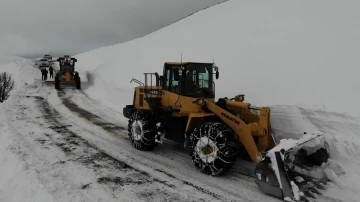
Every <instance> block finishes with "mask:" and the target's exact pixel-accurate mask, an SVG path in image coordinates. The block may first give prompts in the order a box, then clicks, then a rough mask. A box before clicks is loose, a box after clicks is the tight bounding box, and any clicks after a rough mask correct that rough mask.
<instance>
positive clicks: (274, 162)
mask: <svg viewBox="0 0 360 202" xmlns="http://www.w3.org/2000/svg"><path fill="white" fill-rule="evenodd" d="M329 155H330V147H329V145H328V143H327V142H326V141H325V138H324V136H323V135H322V134H309V135H304V137H302V138H301V139H300V140H282V141H281V143H280V144H279V145H277V146H276V147H275V148H273V149H272V150H270V151H268V153H267V154H266V156H265V158H264V159H263V160H262V161H261V162H259V163H258V165H257V166H256V169H255V173H256V175H257V176H256V184H257V185H258V187H259V188H260V189H261V190H262V191H263V192H265V193H267V194H270V195H273V196H276V197H278V198H282V199H284V200H285V201H291V200H295V201H311V200H313V199H315V198H316V196H317V195H319V194H321V190H323V189H325V187H324V185H325V184H326V183H327V182H328V181H329V179H328V176H327V171H326V169H330V167H332V168H334V164H333V163H332V162H329V157H330V156H329ZM336 166H338V165H336ZM338 167H340V166H338ZM340 170H342V169H341V167H340ZM334 172H335V171H334ZM340 172H343V171H340ZM309 199H311V200H309Z"/></svg>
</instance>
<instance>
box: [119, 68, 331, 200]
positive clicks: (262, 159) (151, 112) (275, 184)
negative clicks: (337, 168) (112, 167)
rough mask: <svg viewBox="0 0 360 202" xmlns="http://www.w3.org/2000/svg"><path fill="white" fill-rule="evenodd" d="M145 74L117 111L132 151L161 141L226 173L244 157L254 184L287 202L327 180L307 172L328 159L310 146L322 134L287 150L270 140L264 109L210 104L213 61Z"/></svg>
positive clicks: (202, 166) (203, 167) (209, 170)
mask: <svg viewBox="0 0 360 202" xmlns="http://www.w3.org/2000/svg"><path fill="white" fill-rule="evenodd" d="M144 74H145V83H142V82H141V81H139V80H137V79H132V80H131V82H133V81H134V82H136V83H138V84H139V86H137V87H135V91H134V98H133V103H132V104H131V105H127V106H126V107H124V108H123V114H124V116H125V117H126V118H128V119H129V123H128V131H129V140H130V142H131V144H132V145H133V147H134V148H136V149H138V150H143V151H145V150H151V149H153V148H154V147H156V146H157V145H158V144H159V143H163V138H166V139H168V140H172V141H176V142H180V143H182V144H184V147H186V148H188V149H189V151H190V158H191V159H192V161H193V163H194V165H195V166H196V167H197V168H198V169H199V170H200V171H201V172H203V173H205V174H208V175H220V174H223V173H225V172H226V171H228V170H230V169H231V168H232V166H233V165H234V163H235V161H236V160H237V159H238V158H240V157H241V158H244V159H248V160H250V161H252V162H253V163H255V164H256V165H257V166H256V169H255V171H254V172H255V181H256V184H257V185H258V187H259V188H260V189H261V190H262V191H263V192H264V193H267V194H270V195H273V196H276V197H279V198H282V199H286V200H287V199H295V200H297V199H299V200H301V199H304V200H306V199H307V198H309V197H310V198H311V197H314V196H315V194H316V193H318V190H319V189H321V188H322V186H321V185H322V183H326V180H324V178H318V179H317V178H314V177H311V176H310V175H309V174H308V173H307V172H305V171H311V169H313V168H314V167H319V166H320V165H321V164H322V163H324V162H327V160H328V158H329V151H328V147H327V146H326V144H325V143H324V142H318V143H317V144H315V145H311V144H308V143H309V142H310V143H314V142H315V141H316V140H323V138H322V135H321V134H320V135H307V136H306V135H305V136H306V137H307V138H305V139H300V140H298V141H295V143H296V144H294V145H293V147H290V148H288V147H286V145H285V147H280V146H281V145H277V144H276V142H275V140H274V137H273V135H272V131H271V121H270V108H269V107H253V106H252V105H251V104H250V103H246V102H244V95H242V94H240V95H237V96H235V97H234V98H230V99H229V98H219V99H218V100H217V101H215V82H214V80H215V79H218V78H219V68H218V67H217V66H216V65H215V64H214V63H199V62H184V63H183V62H166V63H165V64H164V67H163V75H162V76H160V75H159V74H158V73H144ZM131 82H130V83H131ZM309 137H310V138H309ZM306 144H307V147H305V146H303V145H306ZM309 151H311V152H309ZM296 179H298V180H296ZM299 179H300V180H299ZM311 184H315V185H313V186H310V185H311ZM314 186H315V188H314ZM296 189H299V191H296ZM299 193H300V194H299Z"/></svg>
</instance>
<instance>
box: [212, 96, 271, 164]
mask: <svg viewBox="0 0 360 202" xmlns="http://www.w3.org/2000/svg"><path fill="white" fill-rule="evenodd" d="M222 101H223V102H224V103H223V104H226V106H229V107H232V108H235V109H240V110H245V111H247V110H248V111H249V110H250V104H248V103H242V102H236V101H232V100H224V99H223V100H222ZM205 106H206V108H207V109H208V110H210V111H211V112H212V113H214V114H216V115H217V116H218V117H219V118H220V119H221V120H223V121H224V122H225V123H226V124H227V125H228V126H229V127H230V128H231V129H232V130H233V131H234V132H235V133H236V135H237V136H238V138H237V139H239V141H240V142H241V144H242V145H243V146H244V147H245V149H246V150H247V152H248V154H249V156H250V157H251V159H252V160H253V161H254V162H255V163H259V162H260V161H261V160H262V155H261V152H262V151H264V150H265V149H266V148H267V147H268V145H269V139H268V138H269V137H268V133H267V132H266V131H267V130H266V128H264V127H262V126H261V125H260V124H259V123H258V122H253V123H245V122H244V120H242V119H241V118H240V117H238V116H236V115H234V114H233V113H231V112H230V111H228V110H226V109H224V108H222V107H220V106H218V105H216V104H214V103H212V102H210V101H205ZM257 116H259V115H257ZM257 120H260V118H258V119H257ZM255 136H257V139H258V141H257V143H256V142H255V140H254V137H255Z"/></svg>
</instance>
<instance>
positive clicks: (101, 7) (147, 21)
mask: <svg viewBox="0 0 360 202" xmlns="http://www.w3.org/2000/svg"><path fill="white" fill-rule="evenodd" d="M223 1H224V0H1V6H0V25H1V28H0V52H7V53H11V54H16V55H22V56H33V55H40V56H42V55H43V54H45V53H50V54H53V55H56V54H60V55H64V54H71V55H74V54H77V53H81V52H84V51H88V50H92V49H95V48H99V47H102V46H107V45H113V44H117V43H120V42H124V41H128V40H131V39H134V38H137V37H141V36H143V35H146V34H148V33H151V32H153V31H156V30H158V29H160V28H161V27H164V26H166V25H169V24H171V23H173V22H175V21H177V20H179V19H181V18H183V17H185V16H187V15H189V14H191V13H193V12H196V11H197V10H200V9H203V8H205V7H208V6H210V5H214V4H216V3H219V2H223Z"/></svg>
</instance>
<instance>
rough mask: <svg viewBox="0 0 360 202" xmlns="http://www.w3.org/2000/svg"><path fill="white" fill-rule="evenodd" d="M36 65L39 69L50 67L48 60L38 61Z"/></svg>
mask: <svg viewBox="0 0 360 202" xmlns="http://www.w3.org/2000/svg"><path fill="white" fill-rule="evenodd" d="M38 65H39V67H40V68H47V67H50V62H49V60H48V59H45V58H43V59H40V61H39V62H38Z"/></svg>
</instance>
